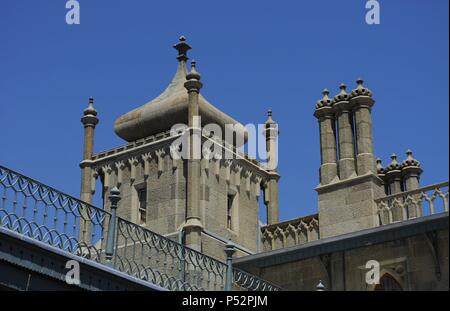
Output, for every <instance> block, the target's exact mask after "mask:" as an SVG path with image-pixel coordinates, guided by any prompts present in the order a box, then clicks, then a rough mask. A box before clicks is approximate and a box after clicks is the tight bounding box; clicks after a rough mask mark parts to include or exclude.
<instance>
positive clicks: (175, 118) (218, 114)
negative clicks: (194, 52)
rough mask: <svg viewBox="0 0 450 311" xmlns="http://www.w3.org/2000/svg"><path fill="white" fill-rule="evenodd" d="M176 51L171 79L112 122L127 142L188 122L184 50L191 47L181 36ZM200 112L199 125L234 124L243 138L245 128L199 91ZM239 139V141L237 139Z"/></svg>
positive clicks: (185, 56)
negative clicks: (138, 104)
mask: <svg viewBox="0 0 450 311" xmlns="http://www.w3.org/2000/svg"><path fill="white" fill-rule="evenodd" d="M174 48H175V49H176V50H177V51H178V57H177V59H178V68H177V71H176V73H175V76H174V78H173V79H172V82H171V83H170V84H169V86H168V87H167V88H166V89H165V91H164V92H162V93H161V95H159V96H158V97H156V98H155V99H153V100H151V101H149V102H147V103H146V104H144V105H143V106H141V107H139V108H136V109H134V110H132V111H130V112H127V113H125V114H124V115H122V116H121V117H119V118H118V119H117V120H116V121H115V123H114V131H115V132H116V134H117V135H118V136H119V137H121V138H123V139H125V140H126V141H130V142H131V141H135V140H138V139H141V138H145V137H148V136H151V135H155V134H158V133H161V132H165V131H168V130H170V129H171V127H172V126H173V125H175V124H188V92H187V90H186V88H185V87H184V83H185V82H186V81H187V80H186V75H187V67H186V61H187V59H188V58H187V55H186V53H187V51H188V50H189V49H190V48H191V47H190V46H189V45H188V44H187V43H186V39H185V38H184V37H181V38H180V41H179V42H178V43H177V44H175V45H174ZM190 74H191V77H193V78H198V79H200V74H198V72H196V71H195V64H194V71H193V72H192V71H191V73H190ZM198 101H199V114H200V116H201V121H202V126H203V125H205V124H210V123H214V124H217V125H219V126H220V127H221V128H222V131H223V132H225V125H228V124H230V125H234V127H235V129H236V134H237V135H239V136H240V137H242V136H244V139H245V138H246V133H247V132H246V129H245V127H244V126H243V125H242V124H240V123H239V122H237V121H236V120H234V119H233V118H231V117H230V116H228V115H227V114H225V113H224V112H222V111H220V110H219V109H217V108H216V107H214V106H213V105H212V104H210V103H209V102H208V101H207V100H206V99H205V98H204V97H203V96H202V95H201V94H199V99H198ZM237 141H239V140H237Z"/></svg>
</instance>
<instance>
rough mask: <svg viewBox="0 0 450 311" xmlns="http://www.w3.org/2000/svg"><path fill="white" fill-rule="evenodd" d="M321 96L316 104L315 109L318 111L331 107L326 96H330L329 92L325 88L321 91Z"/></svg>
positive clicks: (329, 100)
mask: <svg viewBox="0 0 450 311" xmlns="http://www.w3.org/2000/svg"><path fill="white" fill-rule="evenodd" d="M322 95H323V97H322V99H320V100H319V101H318V102H317V103H316V109H320V108H323V107H326V106H331V105H332V103H331V99H330V97H329V96H328V95H330V91H329V90H328V89H327V88H325V89H323V91H322Z"/></svg>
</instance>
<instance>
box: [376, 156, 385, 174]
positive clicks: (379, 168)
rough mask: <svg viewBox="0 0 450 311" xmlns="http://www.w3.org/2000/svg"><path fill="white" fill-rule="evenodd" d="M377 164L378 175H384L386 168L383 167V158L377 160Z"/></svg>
mask: <svg viewBox="0 0 450 311" xmlns="http://www.w3.org/2000/svg"><path fill="white" fill-rule="evenodd" d="M376 162H377V173H378V174H384V167H383V165H382V160H381V158H377V160H376Z"/></svg>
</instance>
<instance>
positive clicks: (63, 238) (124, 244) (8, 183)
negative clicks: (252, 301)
mask: <svg viewBox="0 0 450 311" xmlns="http://www.w3.org/2000/svg"><path fill="white" fill-rule="evenodd" d="M0 191H1V194H2V196H1V198H0V199H1V202H0V226H2V227H5V228H7V229H9V230H12V231H15V232H18V233H20V234H23V235H25V236H28V237H30V238H32V239H35V240H38V241H41V242H44V243H47V244H49V245H51V246H54V247H57V248H59V249H62V250H64V251H68V252H70V253H73V254H76V255H78V256H80V257H83V258H88V259H91V260H95V261H97V262H100V263H102V264H106V265H109V266H112V267H113V268H115V269H117V270H119V271H121V272H124V273H127V274H129V275H131V276H133V277H136V278H139V279H142V280H145V281H148V282H151V283H153V284H156V285H159V286H161V287H164V288H167V289H169V290H180V291H184V290H224V289H225V279H226V273H227V265H226V264H225V263H223V262H221V261H219V260H217V259H214V258H212V257H209V256H207V255H204V254H202V253H200V252H197V251H195V250H193V249H191V248H188V247H185V246H184V245H182V244H179V243H177V242H175V241H173V240H171V239H169V238H166V237H164V236H162V235H159V234H157V233H154V232H152V231H150V230H148V229H145V228H143V227H142V226H139V225H137V224H134V223H131V222H129V221H126V220H124V219H122V218H120V217H117V216H116V213H115V211H116V208H117V203H118V202H119V200H120V192H119V190H118V189H117V188H113V189H111V195H110V196H109V200H110V201H111V210H112V213H109V212H106V211H104V210H102V209H99V208H97V207H95V206H92V205H90V204H88V203H85V202H82V201H80V200H79V199H76V198H74V197H72V196H70V195H67V194H65V193H62V192H60V191H58V190H56V189H54V188H52V187H49V186H46V185H44V184H42V183H40V182H38V181H36V180H34V179H31V178H29V177H26V176H24V175H22V174H19V173H17V172H15V171H12V170H10V169H8V168H6V167H3V166H0ZM229 266H230V267H232V265H231V261H230V264H229ZM228 271H230V270H228ZM228 279H229V280H230V281H232V286H231V288H233V289H236V290H280V288H279V287H277V286H275V285H273V284H271V283H269V282H267V281H264V280H262V279H260V278H258V277H256V276H254V275H251V274H249V273H247V272H244V271H242V270H239V269H236V268H232V274H229V276H228Z"/></svg>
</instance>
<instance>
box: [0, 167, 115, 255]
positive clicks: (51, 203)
mask: <svg viewBox="0 0 450 311" xmlns="http://www.w3.org/2000/svg"><path fill="white" fill-rule="evenodd" d="M0 193H1V202H0V226H2V227H5V228H7V229H9V230H12V231H15V232H18V233H20V234H23V235H25V236H28V237H30V238H32V239H35V240H38V241H41V242H44V243H47V244H50V245H52V246H55V247H57V248H59V249H62V250H65V251H68V252H71V253H73V254H77V255H79V256H82V257H85V258H89V259H92V260H95V261H97V262H100V261H101V260H102V258H101V256H102V249H101V245H102V244H103V243H102V241H103V240H104V238H105V234H104V233H105V230H104V229H105V224H106V223H107V221H108V220H109V217H110V214H109V213H107V212H106V211H104V210H101V209H99V208H96V207H94V206H92V205H90V204H87V203H85V202H82V201H80V200H78V199H76V198H74V197H72V196H70V195H67V194H65V193H62V192H60V191H58V190H56V189H54V188H52V187H49V186H46V185H44V184H42V183H40V182H38V181H36V180H34V179H31V178H28V177H26V176H23V175H21V174H19V173H17V172H14V171H12V170H10V169H8V168H6V167H3V166H0Z"/></svg>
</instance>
